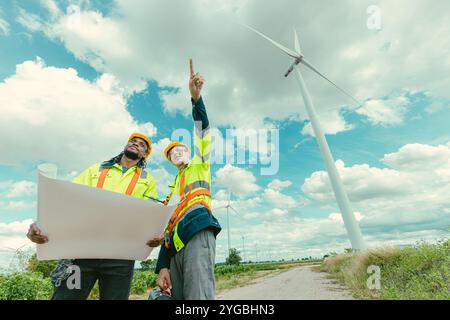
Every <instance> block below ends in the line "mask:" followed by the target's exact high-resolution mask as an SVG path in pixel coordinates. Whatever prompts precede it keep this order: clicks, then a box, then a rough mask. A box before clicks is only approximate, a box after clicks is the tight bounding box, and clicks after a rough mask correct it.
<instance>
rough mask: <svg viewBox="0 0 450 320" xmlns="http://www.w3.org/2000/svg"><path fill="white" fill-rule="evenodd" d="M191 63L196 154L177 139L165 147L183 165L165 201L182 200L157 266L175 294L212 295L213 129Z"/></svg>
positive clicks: (162, 281)
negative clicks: (192, 153) (175, 196)
mask: <svg viewBox="0 0 450 320" xmlns="http://www.w3.org/2000/svg"><path fill="white" fill-rule="evenodd" d="M189 63H190V79H189V91H190V93H191V102H192V117H193V119H194V122H195V130H194V131H195V133H194V144H195V146H194V157H193V158H192V160H190V152H189V148H188V147H187V145H185V144H184V143H181V142H178V141H174V142H171V143H170V144H169V145H168V147H167V148H166V149H165V151H164V154H165V156H166V158H167V160H169V161H170V162H171V163H172V164H173V165H175V166H176V167H177V168H178V174H177V176H176V178H175V181H174V182H173V183H172V184H171V185H170V194H169V195H168V196H167V198H166V203H167V202H168V201H170V198H171V197H172V194H174V193H175V194H177V195H179V196H180V201H179V202H178V205H177V207H176V208H175V210H174V212H173V214H172V217H171V218H170V220H169V222H168V224H167V226H166V228H165V231H164V243H163V244H162V245H161V250H160V252H159V256H158V262H157V265H156V270H155V271H156V273H157V274H158V285H159V287H160V288H161V290H163V291H167V290H171V293H172V297H173V298H174V299H177V300H184V299H187V300H192V299H194V300H212V299H214V291H215V282H214V263H215V252H216V236H217V234H218V233H219V232H220V230H221V227H220V224H219V222H218V221H217V219H216V218H215V217H214V216H213V214H212V210H211V193H210V192H211V191H210V190H211V170H210V156H211V134H210V130H209V129H210V128H209V121H208V116H207V114H206V108H205V105H204V103H203V99H202V96H201V90H202V88H203V84H204V79H203V77H202V76H201V75H200V74H198V73H195V72H194V68H193V64H192V59H191V60H190V61H189Z"/></svg>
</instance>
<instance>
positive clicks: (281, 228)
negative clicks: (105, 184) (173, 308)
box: [0, 0, 450, 267]
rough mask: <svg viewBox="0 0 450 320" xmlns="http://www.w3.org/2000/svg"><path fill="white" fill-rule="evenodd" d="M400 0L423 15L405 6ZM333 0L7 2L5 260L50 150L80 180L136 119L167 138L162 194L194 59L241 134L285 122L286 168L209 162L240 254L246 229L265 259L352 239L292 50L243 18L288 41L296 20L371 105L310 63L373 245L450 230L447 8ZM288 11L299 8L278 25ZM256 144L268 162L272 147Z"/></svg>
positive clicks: (0, 163)
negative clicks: (228, 207)
mask: <svg viewBox="0 0 450 320" xmlns="http://www.w3.org/2000/svg"><path fill="white" fill-rule="evenodd" d="M369 5H376V6H377V8H379V10H380V11H379V12H380V17H381V20H380V25H379V27H377V28H376V29H375V30H374V29H371V28H372V27H371V26H370V25H369V24H368V23H367V21H369V19H371V18H373V16H370V15H368V14H367V10H366V9H367V8H368V6H369ZM402 5H404V6H406V5H408V6H409V7H410V6H412V7H414V8H416V9H417V10H413V12H412V13H405V12H404V10H402V9H401V8H402ZM319 7H320V5H319V4H315V2H312V1H302V3H301V4H299V3H297V2H296V1H289V0H285V1H277V2H275V1H274V2H273V3H268V4H267V6H265V7H264V8H262V7H260V6H258V5H257V3H256V2H255V1H246V2H244V1H230V2H229V3H227V4H222V5H220V6H219V5H217V4H214V3H212V2H209V1H203V2H200V1H192V2H189V3H186V4H182V5H177V4H176V3H175V2H173V1H167V2H164V4H162V3H161V2H158V1H140V0H132V1H124V0H117V1H110V2H108V3H107V4H105V2H104V1H89V0H84V1H69V0H67V1H52V0H42V1H36V2H32V3H30V2H29V1H12V2H8V3H2V5H1V6H0V108H1V111H2V112H1V114H2V119H1V120H0V137H1V138H0V144H1V147H2V150H3V152H2V153H1V154H0V250H1V255H0V262H1V266H3V267H4V266H5V265H6V264H7V262H8V261H9V260H8V259H10V256H11V248H14V249H16V248H18V247H21V246H22V245H24V244H27V240H26V238H24V233H25V231H26V229H27V227H28V225H29V223H30V221H32V220H34V219H35V217H36V166H37V165H38V164H40V163H42V162H54V163H56V164H57V165H58V166H59V176H60V178H61V179H65V180H70V179H71V178H73V177H74V176H75V175H76V174H77V173H79V172H81V171H82V170H83V169H84V168H86V167H87V166H88V165H90V164H92V163H95V162H99V161H102V160H104V159H105V158H107V157H111V156H114V155H116V154H117V153H119V152H120V150H121V148H122V147H123V145H124V143H125V140H126V138H127V137H128V135H129V134H130V133H131V132H133V131H135V130H140V131H143V132H146V133H147V134H149V135H150V136H151V139H152V141H153V142H154V144H155V151H154V154H153V155H152V157H151V158H150V165H149V169H150V170H151V171H152V172H153V173H154V175H155V177H156V178H157V180H158V189H159V192H160V196H164V193H165V192H166V191H167V187H166V186H167V183H168V182H169V181H170V179H171V177H173V176H174V175H175V174H176V171H175V168H173V167H171V165H170V164H169V163H167V162H166V161H164V159H163V157H162V154H161V152H162V150H163V148H164V146H165V145H167V143H168V141H169V140H168V139H170V137H171V135H172V134H173V133H174V131H175V130H177V129H180V128H185V129H188V130H190V129H191V128H192V121H191V118H190V102H189V96H188V91H187V76H188V67H187V66H188V64H187V62H188V59H189V58H190V57H192V58H193V59H194V65H195V67H196V69H197V70H198V71H199V72H200V73H202V74H203V75H204V77H205V79H206V84H205V89H204V98H205V102H206V106H207V110H208V113H209V117H210V120H211V124H212V126H213V127H215V128H217V129H218V130H219V131H220V132H221V133H222V135H223V136H224V137H225V134H226V130H227V129H242V130H271V129H272V130H273V129H275V130H279V131H278V132H279V143H278V144H277V145H276V150H278V152H279V164H278V167H279V170H278V171H277V172H276V173H274V174H272V175H262V174H261V168H262V167H264V165H262V164H261V163H258V164H256V165H255V164H250V163H248V161H247V162H246V163H244V164H237V163H236V162H230V163H228V164H225V163H220V164H213V166H212V175H213V191H214V202H213V205H214V206H215V207H217V208H219V207H221V206H223V205H224V204H226V201H227V200H226V199H227V195H226V194H227V192H226V190H228V188H230V190H231V191H232V192H233V196H232V205H233V206H234V207H235V208H236V209H238V211H239V215H237V214H232V215H231V218H230V223H231V226H232V228H231V241H232V246H233V247H237V248H238V249H240V250H242V237H244V241H245V249H246V250H245V253H244V255H245V256H246V258H247V259H252V260H255V259H256V248H257V247H258V252H259V253H258V258H259V259H262V260H264V259H275V258H276V259H281V258H285V259H289V258H298V257H303V256H310V255H312V256H321V255H323V254H325V253H327V252H330V251H333V250H334V251H340V250H342V249H343V248H346V247H349V246H350V244H349V241H348V238H347V236H346V232H345V228H344V225H343V223H342V221H341V219H340V217H339V214H338V212H339V210H338V208H337V206H336V204H335V201H334V198H333V195H332V193H331V189H330V186H329V182H328V178H327V175H326V174H325V172H324V163H323V161H322V157H321V154H320V152H319V149H318V146H317V143H316V141H315V138H314V136H313V135H312V131H311V129H310V126H309V124H308V118H307V115H306V113H305V110H304V106H303V101H302V99H301V96H300V93H299V90H298V89H297V87H296V83H295V81H294V78H291V77H290V78H287V79H285V78H283V76H282V75H283V74H284V72H285V71H286V68H287V67H288V66H289V63H290V61H289V60H288V59H286V58H285V57H284V56H283V55H281V54H280V53H279V52H278V51H276V50H275V49H273V48H272V47H271V46H270V45H268V44H267V43H265V42H264V41H262V40H261V39H259V38H258V37H256V36H255V35H254V34H252V33H249V32H248V30H245V29H240V27H239V23H238V22H245V23H248V24H250V25H252V26H254V27H256V28H258V29H259V30H261V31H262V32H265V33H266V34H268V35H270V36H272V37H273V38H275V39H277V40H279V41H280V42H282V43H283V44H285V45H287V46H289V47H292V46H293V45H291V43H290V41H292V27H295V28H296V29H297V31H299V34H300V41H301V44H302V50H303V52H304V54H305V55H307V57H308V60H309V61H310V62H312V63H313V64H314V65H315V66H316V67H317V68H319V70H321V71H322V72H324V73H325V74H327V75H329V77H330V78H332V79H333V80H335V81H336V82H337V83H338V84H339V85H341V86H343V87H345V88H346V90H347V91H349V92H352V94H354V95H355V96H356V97H357V98H358V99H359V100H360V101H362V102H363V104H362V105H361V106H355V105H352V104H351V103H352V102H351V101H348V99H346V97H345V96H342V94H340V93H339V92H338V91H337V90H335V89H334V88H333V87H331V86H329V85H328V84H327V83H326V82H325V81H323V80H322V79H320V78H319V77H317V76H315V75H314V74H312V73H311V72H309V71H308V70H303V71H304V76H305V81H306V82H307V85H308V87H309V89H310V91H311V95H312V96H313V100H314V102H315V105H316V108H317V112H318V115H319V118H320V120H321V122H322V126H323V128H324V130H325V132H326V133H327V140H328V142H329V145H330V147H331V150H332V153H333V156H334V158H335V160H337V166H338V168H339V171H340V173H341V176H342V178H343V182H344V186H345V187H346V190H347V192H348V194H349V197H350V200H351V202H352V205H353V207H354V209H355V211H356V212H357V214H356V215H357V218H358V220H359V223H360V226H361V229H362V233H363V235H364V238H365V240H366V242H367V243H368V244H369V246H378V245H382V244H392V245H398V244H410V243H414V242H416V241H419V240H422V239H423V240H427V241H435V240H437V239H439V238H443V237H448V231H449V230H448V227H449V225H450V202H449V200H448V196H447V195H448V192H449V191H450V189H449V185H450V162H449V159H450V132H449V129H448V128H449V126H448V123H449V120H450V100H449V94H448V90H447V88H448V86H449V85H450V76H449V75H450V72H449V71H450V59H449V58H448V57H449V55H448V52H449V50H450V43H449V40H448V37H446V36H445V37H444V36H443V35H445V34H448V31H450V30H448V29H449V26H448V23H445V12H448V9H450V7H449V5H448V3H446V2H445V1H440V2H439V1H438V2H436V5H434V6H433V8H430V7H429V5H428V4H427V3H426V2H425V1H419V0H416V1H413V2H412V3H411V2H407V1H399V4H398V5H392V4H390V3H389V2H387V1H372V2H365V1H359V2H356V1H350V0H348V1H343V2H342V4H341V6H340V7H339V8H336V7H335V6H334V5H331V4H329V3H328V2H326V1H324V3H323V4H322V7H320V8H319ZM286 8H292V10H289V12H286ZM319 12H320V13H319ZM421 12H423V13H421ZM169 13H170V16H169ZM281 13H283V14H285V15H286V19H284V20H283V19H281V20H280V19H276V20H277V21H274V19H267V18H268V17H270V16H271V15H273V14H281ZM313 13H314V14H316V15H317V17H315V19H314V21H315V22H314V21H312V20H311V18H310V16H311V14H313ZM425 13H427V14H425ZM430 16H433V17H435V18H433V19H430V18H429V17H430ZM344 17H349V19H344ZM411 19H414V21H416V22H417V24H416V25H414V26H411V25H409V24H410V21H411ZM269 20H270V22H269ZM227 21H228V22H229V23H228V24H225V22H227ZM418 25H420V28H419V26H418ZM181 26H183V27H181ZM327 28H328V29H327ZM331 30H333V32H331ZM428 48H432V50H431V52H430V51H429V50H428ZM272 142H273V141H272ZM250 149H251V152H252V154H253V155H254V156H255V155H256V156H258V155H260V154H263V153H264V151H265V150H261V149H258V148H257V149H256V150H255V149H254V148H252V147H251V148H250ZM276 150H274V151H276ZM227 151H228V152H229V150H227ZM247 151H248V150H247ZM215 215H216V216H217V217H218V218H219V220H220V222H221V224H222V226H223V228H224V229H223V231H222V233H221V234H220V235H219V237H218V242H217V244H218V249H217V261H223V260H224V257H225V253H226V244H227V238H226V235H227V229H226V228H227V225H226V215H225V211H224V210H217V211H215ZM155 254H156V252H155V253H152V257H153V256H154V255H155Z"/></svg>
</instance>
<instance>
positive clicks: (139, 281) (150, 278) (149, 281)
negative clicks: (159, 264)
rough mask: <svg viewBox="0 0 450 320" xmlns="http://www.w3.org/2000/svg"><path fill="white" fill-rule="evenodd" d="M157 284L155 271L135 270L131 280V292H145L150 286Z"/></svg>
mask: <svg viewBox="0 0 450 320" xmlns="http://www.w3.org/2000/svg"><path fill="white" fill-rule="evenodd" d="M154 286H156V274H155V273H154V272H153V271H135V272H134V275H133V281H132V282H131V293H133V294H143V293H145V292H147V289H148V288H151V287H154Z"/></svg>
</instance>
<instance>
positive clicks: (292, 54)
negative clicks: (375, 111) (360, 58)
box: [244, 25, 362, 106]
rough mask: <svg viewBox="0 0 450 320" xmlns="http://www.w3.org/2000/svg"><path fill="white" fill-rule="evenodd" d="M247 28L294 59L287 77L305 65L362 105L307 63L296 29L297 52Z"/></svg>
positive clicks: (359, 104) (295, 42) (286, 74)
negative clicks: (296, 67)
mask: <svg viewBox="0 0 450 320" xmlns="http://www.w3.org/2000/svg"><path fill="white" fill-rule="evenodd" d="M244 26H245V27H246V28H248V29H250V30H252V31H253V32H255V33H256V34H258V35H260V36H261V37H263V38H264V39H266V40H267V41H269V42H270V43H272V44H273V45H274V46H276V47H277V48H278V49H280V50H281V51H283V52H284V53H285V54H287V55H288V56H290V57H291V58H294V59H295V60H294V62H293V63H292V65H291V66H290V68H289V69H288V71H287V72H286V73H285V74H284V76H285V77H287V76H289V74H290V73H291V72H292V71H293V70H294V68H295V66H296V65H298V64H300V63H301V64H303V65H304V66H305V67H307V68H308V69H310V70H312V71H313V72H315V73H316V74H317V75H319V76H320V77H322V78H323V79H325V80H326V81H328V82H329V83H331V84H332V85H333V86H334V87H335V88H336V89H338V90H339V91H341V92H342V93H343V94H345V95H346V96H347V97H349V98H350V99H352V100H353V101H355V102H356V103H357V104H358V106H361V105H362V103H361V102H359V101H358V100H357V99H355V98H354V97H353V96H352V95H351V94H349V93H348V92H347V91H345V90H344V89H341V88H340V87H339V86H338V85H337V84H335V83H334V82H333V81H331V80H330V79H328V78H327V77H326V76H324V75H323V74H322V73H321V72H320V71H319V70H317V69H316V68H315V67H314V66H313V65H312V64H310V63H309V62H308V61H306V59H305V57H304V56H303V54H302V53H301V49H300V42H299V41H298V36H297V31H296V30H295V29H294V45H295V51H293V50H291V49H289V48H286V47H285V46H283V45H282V44H280V43H278V42H276V41H274V40H272V39H270V38H269V37H268V36H266V35H265V34H263V33H261V32H259V31H258V30H255V29H253V28H252V27H250V26H248V25H244Z"/></svg>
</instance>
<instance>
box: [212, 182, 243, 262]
mask: <svg viewBox="0 0 450 320" xmlns="http://www.w3.org/2000/svg"><path fill="white" fill-rule="evenodd" d="M225 208H226V209H227V233H228V256H229V255H230V250H231V247H230V241H231V240H230V214H229V209H231V210H233V211H234V212H236V213H238V214H239V212H237V210H236V209H235V208H233V207H232V206H231V191H230V189H228V204H227V205H226V206H223V207H218V208H215V210H218V209H225Z"/></svg>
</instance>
